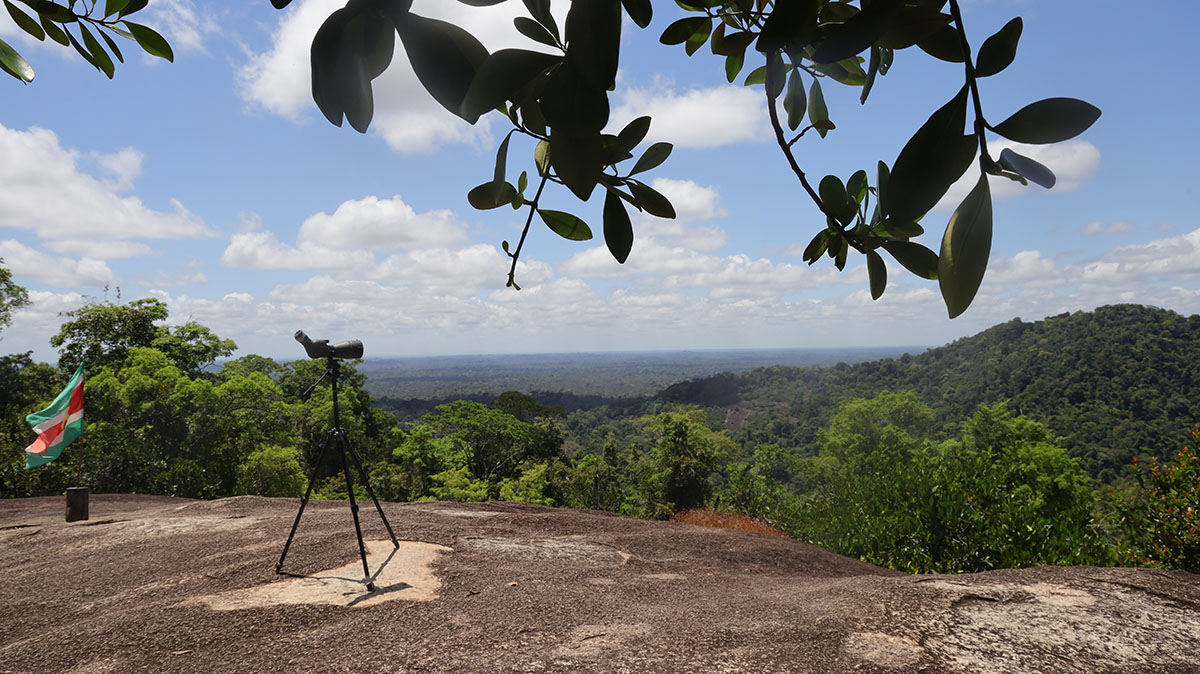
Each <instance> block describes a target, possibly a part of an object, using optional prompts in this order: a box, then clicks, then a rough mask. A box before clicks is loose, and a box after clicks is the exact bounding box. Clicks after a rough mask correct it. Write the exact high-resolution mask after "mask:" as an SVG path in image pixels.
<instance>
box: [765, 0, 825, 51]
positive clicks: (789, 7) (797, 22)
mask: <svg viewBox="0 0 1200 674" xmlns="http://www.w3.org/2000/svg"><path fill="white" fill-rule="evenodd" d="M821 4H822V3H821V2H820V0H791V1H790V2H777V3H775V5H774V6H773V7H772V9H771V15H770V16H768V17H767V21H766V23H764V24H763V29H762V33H761V34H760V35H759V36H758V42H757V43H756V44H755V45H754V48H755V49H756V50H757V51H760V52H762V53H764V54H769V53H771V52H773V51H777V50H779V49H784V48H785V47H803V46H805V45H807V44H808V42H809V40H810V39H812V35H813V32H814V31H815V30H816V27H817V10H818V9H819V8H820V6H821Z"/></svg>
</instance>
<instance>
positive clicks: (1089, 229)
mask: <svg viewBox="0 0 1200 674" xmlns="http://www.w3.org/2000/svg"><path fill="white" fill-rule="evenodd" d="M1135 229H1137V227H1135V226H1134V225H1133V223H1130V222H1089V223H1087V224H1085V225H1084V226H1083V227H1080V228H1079V232H1080V233H1081V234H1084V235H1086V236H1092V235H1094V234H1120V233H1121V232H1132V231H1133V230H1135Z"/></svg>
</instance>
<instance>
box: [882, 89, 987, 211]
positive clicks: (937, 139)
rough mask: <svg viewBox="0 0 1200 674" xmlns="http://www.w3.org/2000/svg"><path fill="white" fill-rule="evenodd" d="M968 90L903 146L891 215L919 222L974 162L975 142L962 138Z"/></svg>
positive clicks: (891, 191) (891, 185) (895, 168)
mask: <svg viewBox="0 0 1200 674" xmlns="http://www.w3.org/2000/svg"><path fill="white" fill-rule="evenodd" d="M966 115H967V87H966V86H963V88H962V89H960V90H959V92H958V94H956V95H955V96H954V98H952V99H950V101H949V102H948V103H946V104H945V105H943V106H942V107H941V108H938V110H937V111H936V112H934V113H933V114H932V115H930V116H929V119H928V120H926V122H925V123H924V124H923V125H922V126H921V128H920V129H918V130H917V132H916V133H915V134H913V137H912V138H910V139H909V140H908V143H906V144H905V145H904V149H902V150H901V151H900V156H898V157H897V158H896V161H895V163H893V164H892V172H891V176H890V178H889V181H888V197H887V199H888V211H887V212H888V214H890V215H892V216H895V217H896V218H897V219H900V220H912V221H917V220H920V219H921V216H923V215H925V213H927V212H928V211H929V209H931V208H933V206H934V204H936V203H937V202H938V200H939V199H941V198H942V195H944V194H945V193H946V190H948V189H950V185H952V184H954V181H956V180H958V179H959V177H960V176H962V174H963V173H964V172H966V170H967V167H968V166H970V164H971V160H972V159H974V158H975V151H976V149H977V148H976V138H975V136H973V135H970V136H965V135H963V126H964V125H965V124H966Z"/></svg>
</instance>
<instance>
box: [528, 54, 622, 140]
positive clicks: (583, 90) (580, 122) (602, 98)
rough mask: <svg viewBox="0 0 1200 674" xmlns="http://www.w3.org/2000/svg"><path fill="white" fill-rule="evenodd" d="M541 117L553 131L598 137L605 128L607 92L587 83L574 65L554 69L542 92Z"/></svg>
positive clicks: (571, 62)
mask: <svg viewBox="0 0 1200 674" xmlns="http://www.w3.org/2000/svg"><path fill="white" fill-rule="evenodd" d="M540 103H541V109H542V113H543V114H545V116H546V120H547V121H548V122H549V124H550V126H552V127H553V128H554V130H556V131H563V132H565V133H570V134H573V135H585V134H591V133H595V134H599V133H600V130H601V129H603V128H604V127H605V126H606V125H607V124H608V113H609V104H608V92H607V91H606V90H605V89H603V88H601V87H598V86H595V85H594V84H592V83H590V82H588V81H587V79H586V78H584V77H583V76H582V75H580V74H579V72H578V71H577V70H576V68H575V65H574V62H573V61H569V60H568V61H564V63H563V64H562V65H561V66H559V67H558V68H555V69H554V71H553V72H552V73H551V74H550V78H549V79H548V80H547V81H546V84H545V86H544V87H543V88H542V95H541V99H540Z"/></svg>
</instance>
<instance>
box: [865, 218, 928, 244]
mask: <svg viewBox="0 0 1200 674" xmlns="http://www.w3.org/2000/svg"><path fill="white" fill-rule="evenodd" d="M875 232H876V233H877V234H878V235H880V236H892V237H895V238H897V239H912V238H915V237H918V236H921V235H922V234H924V233H925V228H924V227H922V226H920V225H918V224H917V223H915V222H909V221H907V220H896V219H893V218H887V219H885V220H884V221H883V222H880V223H879V224H878V225H876V226H875Z"/></svg>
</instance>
